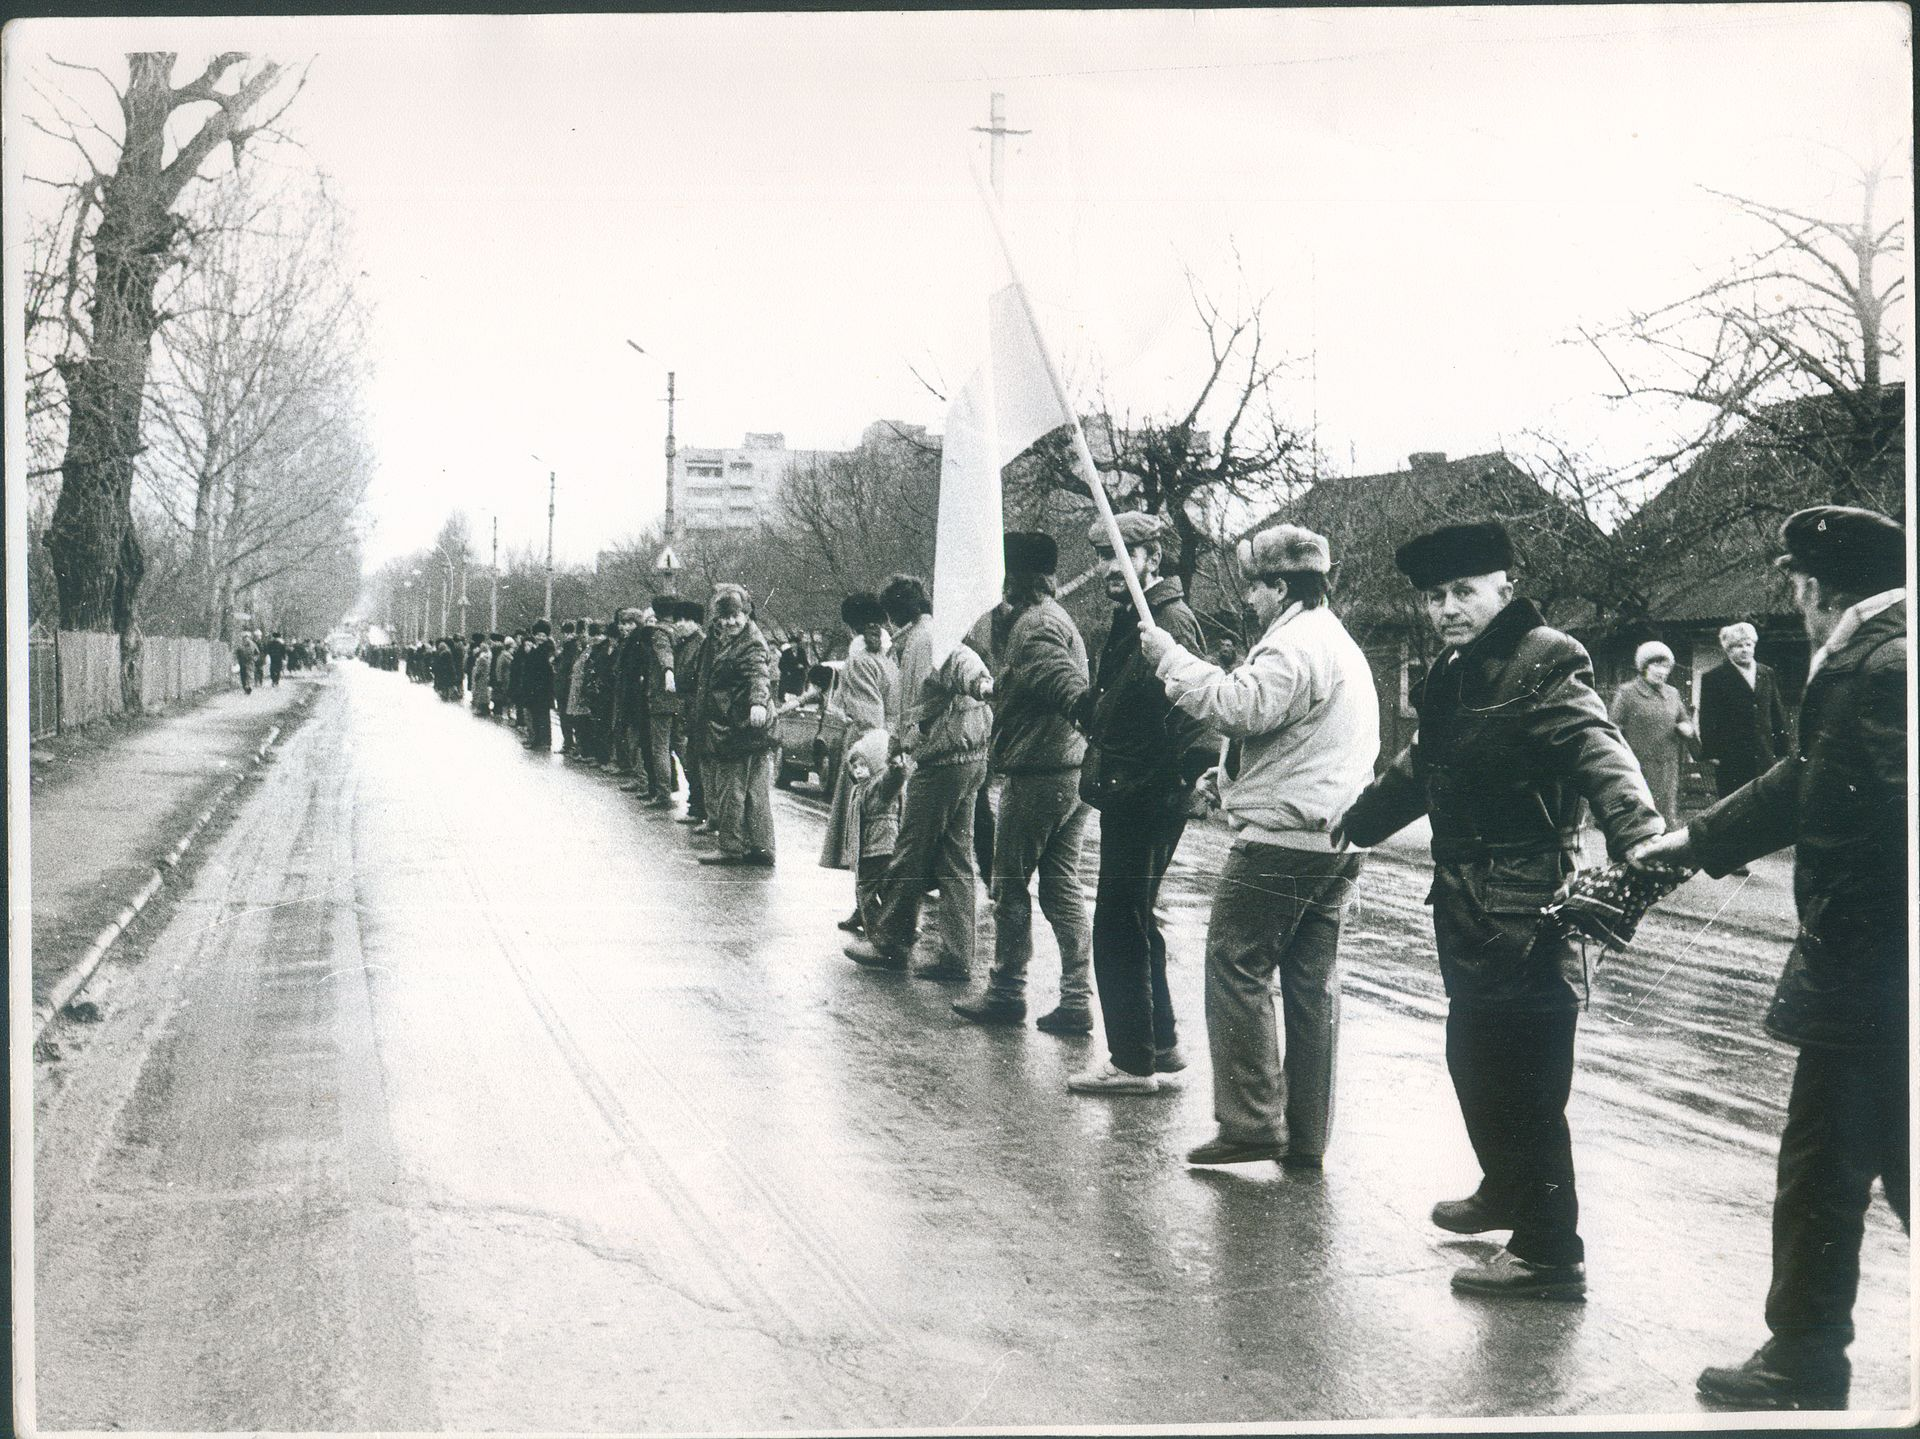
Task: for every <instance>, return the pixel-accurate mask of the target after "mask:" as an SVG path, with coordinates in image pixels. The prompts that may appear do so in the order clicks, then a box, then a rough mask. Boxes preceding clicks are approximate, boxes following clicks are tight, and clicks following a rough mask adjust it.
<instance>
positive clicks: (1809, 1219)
mask: <svg viewBox="0 0 1920 1439" xmlns="http://www.w3.org/2000/svg"><path fill="white" fill-rule="evenodd" d="M1780 544H1781V548H1782V549H1784V550H1785V551H1786V553H1785V554H1784V555H1782V556H1781V558H1780V559H1779V560H1778V561H1777V562H1776V563H1777V564H1779V565H1780V567H1781V568H1783V569H1785V571H1786V572H1787V575H1788V577H1789V578H1790V579H1791V581H1792V584H1793V602H1794V606H1795V608H1797V609H1798V610H1799V611H1800V614H1801V617H1802V619H1803V620H1804V621H1805V623H1806V627H1807V635H1808V638H1810V639H1811V640H1812V641H1813V644H1814V655H1813V664H1812V668H1811V670H1810V671H1809V673H1808V676H1807V689H1806V693H1805V694H1804V695H1803V696H1802V697H1801V700H1800V733H1799V741H1798V748H1797V749H1796V750H1795V752H1794V753H1792V754H1789V755H1786V756H1784V757H1783V758H1781V759H1780V760H1779V761H1778V762H1777V763H1776V764H1774V766H1773V767H1772V768H1771V769H1769V770H1768V771H1767V772H1766V773H1765V774H1763V775H1761V776H1760V777H1759V778H1758V779H1755V780H1754V781H1753V782H1752V783H1750V784H1748V785H1746V786H1745V787H1743V788H1741V789H1738V790H1736V791H1734V792H1733V793H1732V794H1730V795H1728V796H1727V797H1726V798H1725V799H1723V800H1721V801H1720V802H1719V803H1718V804H1716V805H1714V806H1713V808H1711V809H1709V810H1707V811H1706V812H1705V813H1703V814H1700V815H1698V816H1696V817H1695V818H1694V820H1693V822H1692V823H1690V824H1689V825H1687V827H1686V828H1684V829H1681V830H1676V831H1675V832H1673V833H1672V834H1670V835H1665V836H1662V837H1661V838H1659V839H1656V840H1653V841H1652V842H1651V843H1648V844H1644V845H1641V846H1640V847H1639V848H1637V849H1636V850H1635V851H1634V853H1633V859H1634V861H1635V862H1636V863H1638V864H1643V865H1647V864H1681V865H1686V866H1698V867H1700V868H1702V869H1704V870H1706V872H1707V873H1708V874H1710V875H1714V876H1716V877H1718V876H1720V875H1725V874H1729V873H1731V872H1733V871H1734V870H1735V869H1736V868H1737V867H1739V866H1741V865H1744V864H1746V863H1747V862H1748V861H1750V860H1754V859H1758V858H1759V857H1760V856H1761V855H1764V854H1771V853H1772V852H1773V851H1775V850H1777V849H1781V848H1784V847H1785V846H1787V845H1789V844H1790V845H1792V846H1793V847H1794V851H1793V896H1794V903H1795V906H1796V907H1797V908H1798V910H1799V913H1800V933H1799V936H1798V938H1797V939H1796V940H1795V942H1794V946H1793V949H1792V951H1791V952H1790V953H1789V954H1788V956H1787V963H1786V968H1785V970H1784V971H1783V972H1782V973H1781V976H1780V983H1779V985H1778V987H1777V988H1776V989H1775V991H1774V996H1773V1003H1772V1005H1771V1006H1770V1007H1769V1008H1768V1010H1767V1018H1766V1028H1767V1032H1768V1033H1769V1034H1771V1035H1773V1036H1774V1038H1776V1039H1780V1040H1783V1041H1785V1042H1786V1043H1788V1044H1791V1045H1794V1046H1796V1047H1797V1048H1798V1049H1799V1051H1800V1058H1799V1062H1798V1064H1797V1066H1796V1067H1795V1070H1794V1076H1793V1089H1792V1092H1791V1093H1790V1094H1789V1096H1788V1098H1787V1124H1786V1129H1785V1130H1784V1131H1783V1132H1782V1134H1781V1136H1780V1165H1779V1181H1778V1190H1777V1192H1776V1193H1775V1196H1774V1202H1773V1281H1772V1284H1771V1285H1770V1287H1769V1288H1768V1291H1767V1304H1766V1320H1767V1328H1768V1329H1769V1330H1771V1331H1772V1337H1771V1338H1769V1339H1768V1340H1767V1342H1766V1343H1765V1344H1763V1345H1762V1346H1761V1347H1760V1349H1759V1350H1758V1351H1757V1352H1756V1353H1754V1354H1753V1355H1752V1356H1751V1357H1750V1358H1748V1359H1747V1360H1746V1362H1745V1363H1743V1364H1740V1365H1738V1366H1735V1367H1729V1368H1711V1369H1708V1370H1706V1371H1705V1372H1703V1373H1702V1374H1701V1375H1700V1393H1701V1395H1702V1396H1703V1397H1705V1398H1707V1399H1709V1400H1712V1401H1715V1402H1717V1403H1723V1404H1730V1405H1737V1406H1739V1407H1740V1408H1744V1409H1755V1408H1764V1409H1833V1408H1845V1407H1846V1402H1847V1391H1848V1388H1849V1387H1850V1384H1851V1380H1852V1366H1851V1365H1850V1363H1849V1362H1848V1359H1847V1346H1848V1345H1849V1344H1850V1343H1852V1341H1853V1299H1854V1291H1855V1289H1856V1288H1857V1287H1858V1285H1859V1282H1860V1240H1861V1234H1862V1229H1863V1225H1864V1221H1865V1219H1866V1212H1867V1206H1868V1205H1869V1204H1871V1203H1872V1202H1873V1191H1872V1187H1873V1181H1874V1179H1875V1178H1876V1177H1877V1178H1878V1179H1879V1180H1880V1182H1881V1185H1882V1187H1883V1188H1884V1190H1885V1191H1886V1196H1887V1202H1888V1204H1890V1205H1892V1206H1893V1211H1894V1213H1895V1214H1897V1215H1899V1217H1900V1223H1901V1224H1902V1226H1907V1225H1908V1224H1909V1214H1908V1187H1907V1186H1908V1146H1909V1141H1908V1130H1907V1111H1908V1060H1907V1043H1908V1035H1907V994H1908V986H1909V978H1908V965H1909V962H1910V959H1909V955H1908V952H1907V899H1908V896H1907V795H1908V776H1907V592H1906V588H1905V586H1906V579H1907V557H1906V551H1907V538H1906V532H1905V531H1904V530H1903V529H1902V528H1901V527H1900V526H1899V525H1897V524H1895V523H1894V522H1893V521H1892V520H1890V519H1888V518H1887V517H1886V516H1884V515H1879V514H1875V513H1873V512H1872V511H1871V510H1858V509H1850V508H1847V507H1844V506H1839V505H1820V506H1817V507H1815V508H1813V509H1808V510H1801V511H1800V512H1799V513H1798V514H1795V515H1793V516H1792V517H1791V518H1789V519H1788V520H1787V522H1786V523H1785V524H1784V525H1782V526H1781V527H1780Z"/></svg>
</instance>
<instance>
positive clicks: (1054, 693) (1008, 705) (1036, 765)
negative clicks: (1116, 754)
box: [991, 599, 1088, 774]
mask: <svg viewBox="0 0 1920 1439" xmlns="http://www.w3.org/2000/svg"><path fill="white" fill-rule="evenodd" d="M993 670H994V684H993V712H994V713H993V748H992V751H991V754H992V763H993V768H994V770H995V772H996V773H999V774H1057V773H1059V772H1061V771H1063V770H1070V769H1078V768H1079V767H1080V762H1081V760H1083V759H1084V758H1085V757H1086V753H1087V742H1086V739H1085V738H1084V737H1083V736H1082V735H1081V734H1080V732H1079V731H1078V730H1076V729H1075V728H1074V727H1073V724H1072V722H1071V721H1069V720H1068V719H1067V717H1066V713H1065V711H1066V709H1067V707H1068V706H1069V705H1071V704H1072V703H1073V701H1074V699H1075V698H1076V697H1077V696H1079V695H1081V694H1084V693H1085V692H1086V689H1087V685H1088V674H1087V646H1086V643H1085V642H1084V641H1083V640H1082V639H1081V638H1080V631H1079V629H1078V627H1077V626H1075V624H1074V623H1073V621H1072V620H1071V619H1069V618H1068V617H1067V612H1066V611H1065V610H1063V609H1062V608H1060V605H1059V604H1058V602H1056V601H1054V600H1051V599H1042V600H1041V601H1040V602H1039V603H1038V604H1035V605H1030V606H1028V607H1027V608H1026V609H1024V610H1022V611H1020V613H1019V614H1017V615H1015V616H1014V618H1013V624H1012V627H1011V628H1010V629H1009V631H1008V633H1007V637H1006V641H1005V644H1004V645H1003V647H1002V648H1001V649H1000V651H999V653H998V654H996V655H995V656H994V662H993Z"/></svg>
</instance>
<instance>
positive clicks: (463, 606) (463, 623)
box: [460, 555, 467, 635]
mask: <svg viewBox="0 0 1920 1439" xmlns="http://www.w3.org/2000/svg"><path fill="white" fill-rule="evenodd" d="M466 632H467V557H466V556H465V555H462V556H460V633H461V634H463V635H464V634H466Z"/></svg>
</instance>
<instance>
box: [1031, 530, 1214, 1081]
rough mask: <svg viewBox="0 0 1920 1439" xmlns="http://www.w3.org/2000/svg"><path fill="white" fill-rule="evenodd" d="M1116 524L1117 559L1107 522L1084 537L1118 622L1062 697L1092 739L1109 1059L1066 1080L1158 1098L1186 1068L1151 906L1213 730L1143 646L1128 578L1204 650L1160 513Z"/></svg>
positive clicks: (1084, 790) (1087, 782)
mask: <svg viewBox="0 0 1920 1439" xmlns="http://www.w3.org/2000/svg"><path fill="white" fill-rule="evenodd" d="M1115 518H1116V521H1117V523H1118V525H1119V529H1120V537H1121V540H1122V541H1123V542H1124V543H1125V545H1126V550H1125V552H1123V553H1115V552H1114V550H1113V548H1112V540H1111V538H1110V536H1109V535H1108V532H1107V527H1106V524H1105V523H1104V522H1103V521H1099V520H1096V521H1095V522H1094V524H1093V527H1092V528H1091V529H1090V530H1089V531H1088V533H1087V539H1088V541H1089V542H1090V543H1091V544H1092V546H1093V548H1094V551H1095V553H1096V554H1098V555H1099V556H1100V557H1101V558H1102V559H1103V560H1104V561H1105V563H1106V570H1107V574H1106V580H1107V598H1108V599H1110V600H1112V601H1113V605H1114V611H1113V625H1112V627H1111V628H1110V629H1109V630H1108V632H1107V638H1106V642H1105V644H1103V645H1102V646H1101V648H1100V657H1099V662H1098V666H1097V668H1096V669H1095V670H1094V672H1093V677H1092V682H1091V683H1090V684H1088V685H1084V686H1081V685H1075V686H1073V687H1072V691H1073V692H1072V693H1071V694H1070V695H1062V696H1061V698H1062V700H1064V705H1063V712H1064V713H1065V714H1066V715H1067V717H1068V718H1070V719H1071V720H1072V721H1073V722H1074V724H1075V725H1076V726H1077V727H1078V728H1079V729H1080V731H1081V732H1082V733H1083V734H1085V735H1086V736H1087V742H1088V743H1087V755H1086V759H1085V761H1084V762H1083V763H1082V765H1081V769H1080V797H1081V798H1082V799H1084V800H1086V802H1087V803H1088V804H1089V805H1091V806H1092V807H1093V808H1094V809H1096V810H1098V811H1099V813H1100V879H1099V884H1098V887H1097V888H1096V889H1095V891H1094V897H1093V978H1094V985H1095V987H1096V988H1097V989H1098V990H1099V992H1100V1017H1101V1020H1102V1022H1103V1024H1104V1025H1105V1028H1106V1041H1107V1051H1108V1057H1107V1059H1106V1060H1104V1061H1101V1062H1099V1063H1096V1064H1094V1065H1092V1066H1090V1067H1089V1068H1088V1069H1086V1070H1084V1071H1082V1072H1081V1073H1079V1074H1076V1075H1074V1076H1073V1078H1072V1079H1070V1080H1068V1081H1067V1087H1068V1088H1069V1089H1070V1090H1072V1091H1073V1092H1074V1093H1076V1094H1151V1093H1153V1092H1154V1091H1155V1090H1157V1089H1159V1087H1160V1079H1159V1076H1160V1075H1162V1074H1172V1073H1175V1072H1176V1071H1178V1070H1181V1069H1184V1068H1186V1060H1185V1059H1184V1058H1182V1056H1181V1054H1180V1048H1179V1033H1178V1030H1177V1029H1176V1027H1175V1025H1174V1017H1173V996H1172V995H1171V994H1170V993H1169V992H1168V989H1167V942H1166V940H1165V938H1164V937H1163V936H1162V935H1161V933H1160V918H1159V916H1158V915H1157V914H1155V913H1154V906H1155V904H1156V903H1157V902H1158V900H1159V897H1160V882H1161V880H1162V879H1164V878H1165V877H1166V873H1167V866H1168V865H1170V864H1171V863H1172V862H1173V852H1174V850H1175V849H1176V848H1178V846H1179V844H1180V836H1181V834H1182V833H1183V832H1184V831H1185V829H1186V826H1187V800H1188V798H1189V796H1190V795H1191V794H1192V792H1193V781H1194V779H1196V778H1197V777H1198V776H1197V775H1196V774H1189V773H1187V769H1186V764H1185V762H1186V757H1187V753H1188V752H1189V751H1190V750H1192V749H1193V748H1194V747H1195V746H1196V745H1198V744H1199V743H1200V739H1201V736H1202V735H1203V734H1204V732H1205V731H1204V728H1203V727H1202V725H1201V724H1200V722H1199V721H1198V720H1196V719H1194V718H1193V717H1192V716H1191V715H1189V714H1187V713H1186V712H1185V711H1184V710H1181V709H1177V708H1175V706H1174V704H1173V701H1171V700H1170V699H1168V698H1167V692H1166V688H1165V687H1164V686H1163V685H1162V684H1161V683H1160V678H1159V676H1158V675H1156V674H1155V673H1154V671H1153V663H1152V661H1150V660H1149V659H1148V658H1147V656H1146V654H1145V653H1144V652H1143V651H1142V650H1141V648H1140V620H1139V616H1138V615H1137V614H1136V613H1135V611H1134V608H1133V602H1132V599H1131V598H1130V596H1129V594H1128V591H1127V582H1126V574H1127V571H1128V569H1129V568H1131V570H1132V571H1133V573H1134V575H1135V577H1136V578H1137V579H1138V581H1139V584H1140V588H1141V589H1142V590H1143V591H1145V593H1146V600H1147V609H1148V611H1149V612H1150V613H1151V615H1152V616H1153V623H1154V624H1155V626H1157V627H1158V628H1160V629H1163V630H1165V631H1166V632H1167V633H1168V634H1170V635H1172V636H1173V638H1174V640H1175V641H1176V642H1178V643H1179V644H1181V645H1184V646H1185V647H1186V648H1187V649H1189V650H1191V651H1194V652H1196V653H1197V652H1198V651H1199V649H1200V645H1201V639H1200V624H1199V621H1197V620H1196V619H1194V617H1193V611H1192V610H1190V609H1188V608H1187V602H1186V599H1185V598H1184V596H1183V593H1182V588H1181V584H1180V581H1179V579H1178V577H1176V576H1172V575H1167V576H1162V575H1161V573H1160V537H1161V520H1160V518H1159V516H1157V515H1149V514H1143V513H1141V512H1139V511H1137V510H1130V511H1128V512H1127V513H1126V514H1123V515H1118V516H1116V517H1115Z"/></svg>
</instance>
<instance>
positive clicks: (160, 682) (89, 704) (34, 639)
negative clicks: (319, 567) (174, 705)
mask: <svg viewBox="0 0 1920 1439" xmlns="http://www.w3.org/2000/svg"><path fill="white" fill-rule="evenodd" d="M232 659H233V656H232V654H231V652H230V651H229V650H228V649H227V647H226V646H225V645H224V644H222V643H221V642H220V641H218V640H202V639H174V638H171V637H169V636H165V635H149V636H145V637H143V638H142V640H141V642H140V649H139V654H138V657H137V659H136V660H135V664H136V665H137V667H138V670H139V692H140V703H141V705H142V706H143V707H152V706H156V705H163V704H167V703H169V702H171V701H173V700H181V699H188V698H191V697H192V696H194V695H197V694H199V693H201V692H202V691H203V690H208V689H212V688H214V687H215V686H217V685H225V684H228V683H230V682H231V675H232V669H233V665H232ZM121 666H122V660H121V653H120V636H118V635H115V634H100V633H96V632H92V631H81V630H61V631H59V632H58V633H54V634H49V633H46V632H45V631H43V630H41V629H40V627H39V626H35V627H34V630H33V632H32V633H31V634H30V635H29V636H28V672H27V689H28V705H29V709H30V710H31V715H32V728H31V736H32V738H34V739H44V738H46V737H47V736H48V735H52V734H58V733H60V732H62V731H64V730H72V729H77V728H79V727H80V726H81V725H86V724H91V723H93V722H94V721H95V720H99V719H104V718H106V717H107V716H109V715H116V714H119V713H121V712H122V711H123V710H124V709H125V708H126V697H125V696H126V691H125V688H124V687H123V685H122V683H121Z"/></svg>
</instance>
